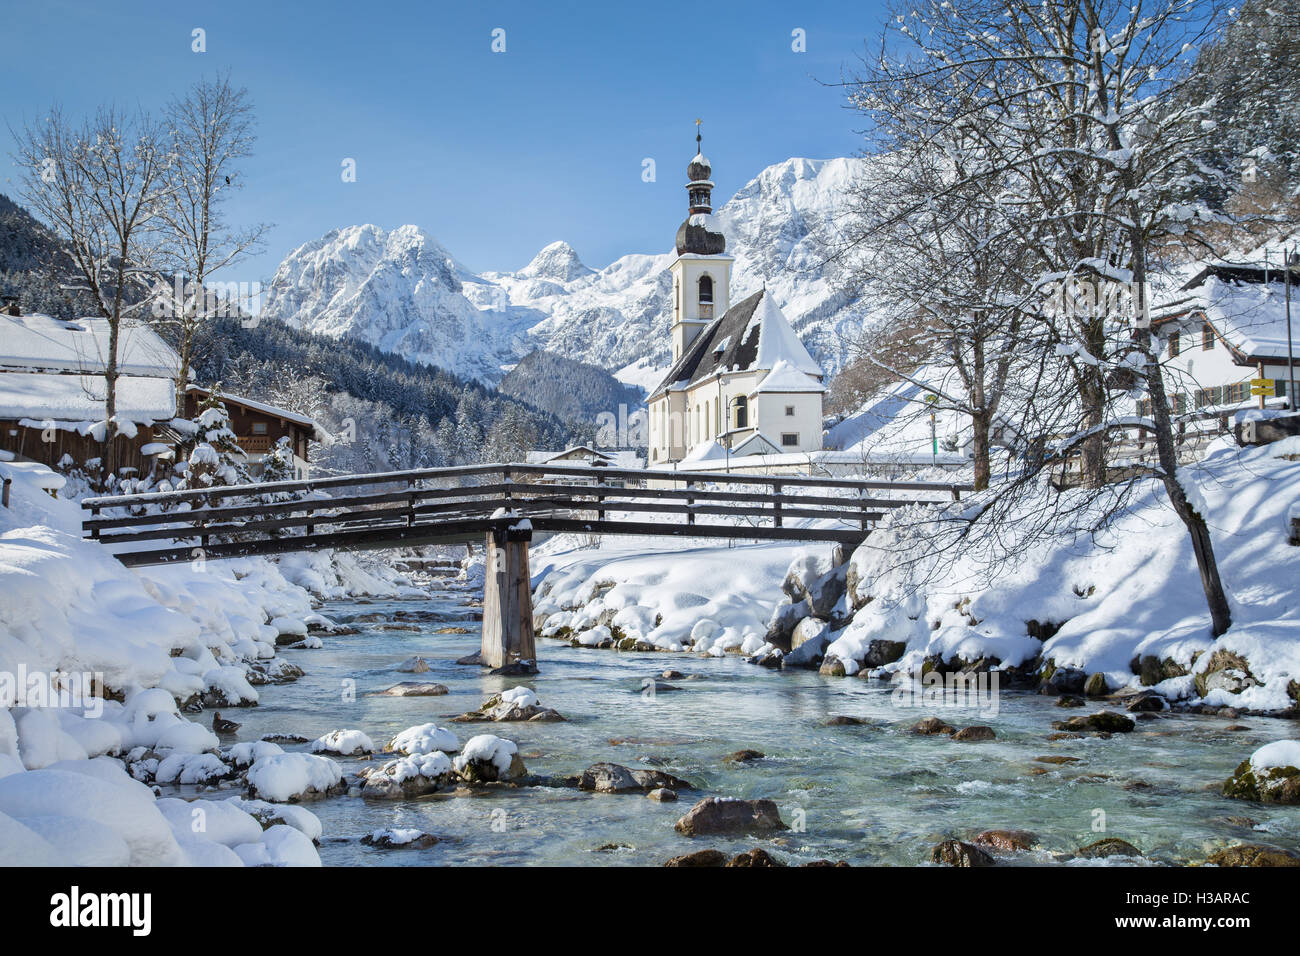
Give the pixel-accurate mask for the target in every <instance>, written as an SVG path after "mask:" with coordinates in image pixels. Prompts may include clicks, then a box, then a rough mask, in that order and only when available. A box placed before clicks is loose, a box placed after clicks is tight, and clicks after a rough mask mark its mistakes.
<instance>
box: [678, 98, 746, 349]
mask: <svg viewBox="0 0 1300 956" xmlns="http://www.w3.org/2000/svg"><path fill="white" fill-rule="evenodd" d="M702 147H703V138H702V137H701V135H700V120H696V121H695V156H694V158H693V159H692V160H691V162H690V165H688V166H687V167H686V179H687V183H686V193H687V196H688V197H689V203H690V205H689V212H688V213H687V215H686V221H685V222H683V223H682V224H681V226H679V227H678V229H677V259H676V260H675V261H674V262H673V264H672V266H671V271H672V274H673V314H672V317H671V322H670V329H671V333H672V341H673V361H674V362H676V361H677V360H678V359H679V358H681V357H682V353H684V352H685V351H686V349H687V348H689V347H690V344H691V342H692V341H694V339H695V337H696V336H697V335H699V334H700V331H701V330H702V329H704V328H705V327H706V326H708V325H709V323H710V322H712V321H713V320H714V319H716V318H717V317H719V316H720V315H722V314H723V313H724V312H726V311H727V309H728V307H729V306H730V305H731V291H730V290H731V264H732V262H734V261H735V260H733V259H732V258H731V257H730V256H728V255H726V249H727V240H726V237H725V236H723V234H722V226H721V224H720V223H719V222H718V220H717V219H716V218H715V217H714V215H713V181H712V180H711V179H710V178H709V177H710V175H711V174H712V172H713V169H712V167H711V166H710V165H709V161H708V160H707V159H705V158H704V153H703V148H702Z"/></svg>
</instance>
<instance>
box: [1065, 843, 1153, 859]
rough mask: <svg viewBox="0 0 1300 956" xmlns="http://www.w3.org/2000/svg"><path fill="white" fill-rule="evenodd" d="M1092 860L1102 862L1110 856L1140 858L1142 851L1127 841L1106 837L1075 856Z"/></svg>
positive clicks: (1090, 844)
mask: <svg viewBox="0 0 1300 956" xmlns="http://www.w3.org/2000/svg"><path fill="white" fill-rule="evenodd" d="M1076 855H1077V856H1082V857H1086V858H1087V859H1092V860H1098V859H1101V860H1104V859H1108V858H1109V857H1112V856H1141V855H1142V851H1141V850H1139V849H1138V848H1137V847H1135V846H1134V845H1133V844H1132V843H1129V842H1128V841H1127V840H1121V839H1119V837H1106V838H1105V839H1104V840H1098V841H1097V842H1096V843H1089V844H1088V845H1087V846H1085V847H1083V848H1082V849H1081V850H1079V852H1078V853H1077V854H1076Z"/></svg>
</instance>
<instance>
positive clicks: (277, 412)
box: [186, 385, 324, 432]
mask: <svg viewBox="0 0 1300 956" xmlns="http://www.w3.org/2000/svg"><path fill="white" fill-rule="evenodd" d="M186 391H188V392H197V393H201V394H203V395H207V394H209V391H210V390H209V389H206V388H202V387H201V386H198V385H190V386H188V387H187V388H186ZM221 400H222V401H223V402H230V403H232V404H234V405H242V406H244V407H245V408H251V409H252V410H253V411H255V412H261V413H262V414H263V415H269V416H271V417H272V418H283V419H284V420H285V421H287V422H294V423H295V424H298V425H304V426H306V427H307V428H312V429H315V430H316V431H319V432H323V431H324V429H322V428H321V427H320V425H318V424H316V421H315V419H313V418H309V417H308V416H306V415H299V414H298V413H297V412H291V411H289V410H288V409H286V408H280V407H279V406H278V405H268V404H267V403H266V402H259V401H256V400H255V399H251V398H245V397H244V396H243V395H232V394H231V393H230V392H222V393H221Z"/></svg>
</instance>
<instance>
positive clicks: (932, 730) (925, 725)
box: [908, 717, 956, 737]
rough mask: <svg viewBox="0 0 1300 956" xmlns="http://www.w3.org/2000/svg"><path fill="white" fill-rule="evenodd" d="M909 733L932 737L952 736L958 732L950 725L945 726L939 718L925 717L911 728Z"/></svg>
mask: <svg viewBox="0 0 1300 956" xmlns="http://www.w3.org/2000/svg"><path fill="white" fill-rule="evenodd" d="M908 732H909V733H913V734H921V735H922V736H925V737H932V736H934V735H936V734H952V733H954V732H956V728H955V727H953V726H952V725H950V724H945V723H944V722H943V721H942V720H940V719H939V718H938V717H925V718H923V719H921V720H918V721H917V722H916V723H914V724H913V725H912V726H911V727H909V728H908Z"/></svg>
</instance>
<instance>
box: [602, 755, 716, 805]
mask: <svg viewBox="0 0 1300 956" xmlns="http://www.w3.org/2000/svg"><path fill="white" fill-rule="evenodd" d="M578 789H579V790H591V791H594V792H596V793H635V792H643V793H648V792H649V791H652V790H659V789H668V790H674V791H676V790H693V789H694V787H692V786H691V784H690V783H688V782H687V781H685V780H682V779H680V778H679V777H674V776H673V775H672V774H670V773H664V772H663V771H662V770H641V769H631V768H629V767H624V766H623V765H622V764H616V763H605V762H602V763H596V764H592V765H591V766H590V767H588V768H587V769H586V770H584V771H583V772H582V773H581V774H580V775H579V777H578ZM675 796H676V795H675V794H674V799H675Z"/></svg>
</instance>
